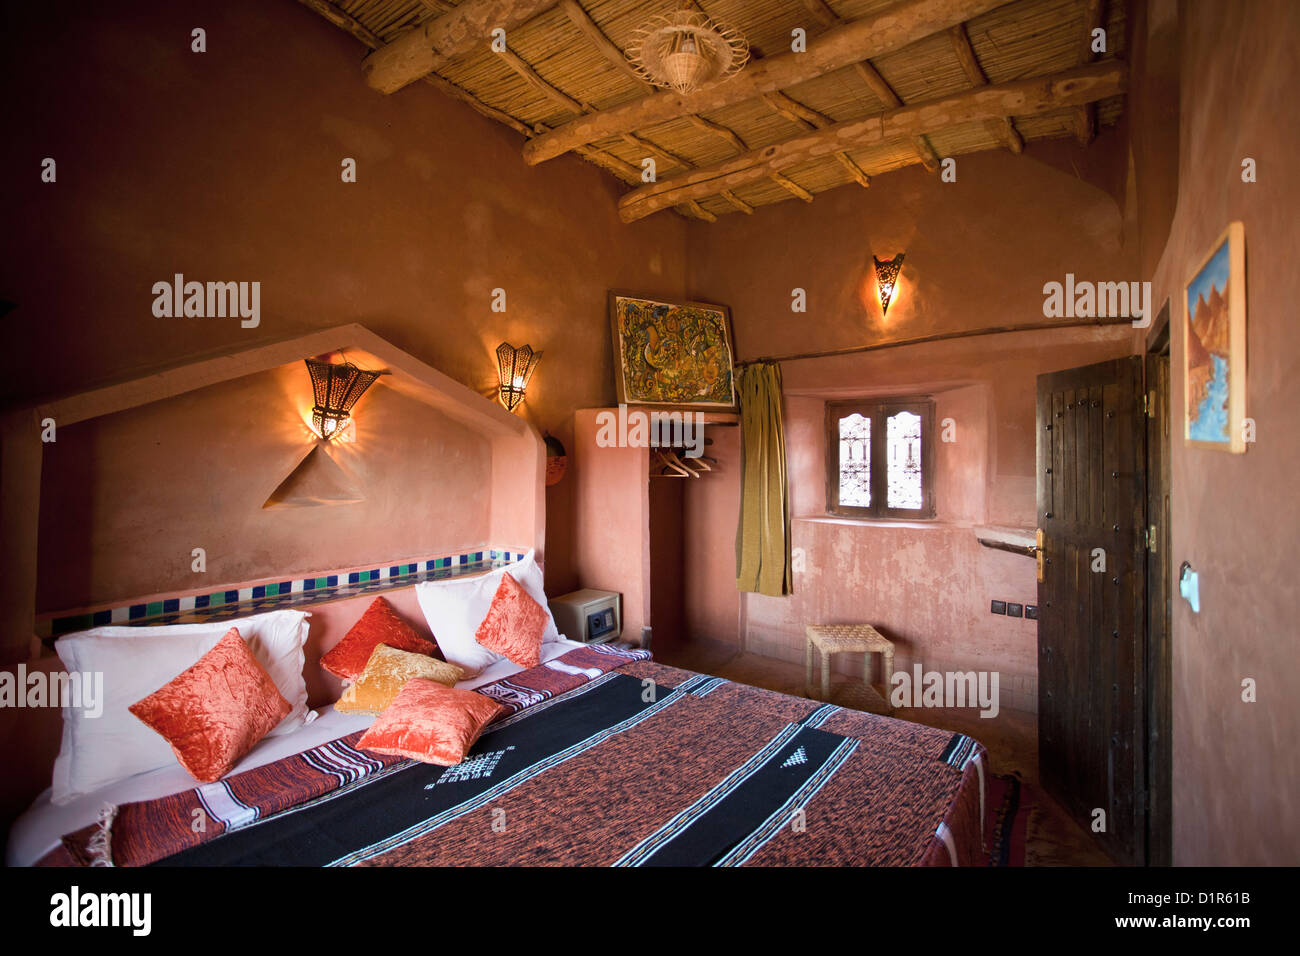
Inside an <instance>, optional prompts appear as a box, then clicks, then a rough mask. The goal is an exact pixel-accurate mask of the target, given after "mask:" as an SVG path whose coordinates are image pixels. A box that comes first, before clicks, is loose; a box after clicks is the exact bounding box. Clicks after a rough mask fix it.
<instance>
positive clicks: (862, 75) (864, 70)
mask: <svg viewBox="0 0 1300 956" xmlns="http://www.w3.org/2000/svg"><path fill="white" fill-rule="evenodd" d="M804 6H805V7H807V8H808V12H809V13H811V14H812V15H813V16H814V17H816V18H817V21H818V22H819V23H821V25H822V26H824V27H839V26H843V25H844V24H845V22H846V21H845V20H844V18H843V17H841V16H840V15H839V14H838V13H836V12H835V11H834V10H832V9H831V7H830V4H828V3H826V0H804ZM853 72H854V73H856V74H857V75H858V78H859V79H860V80H862V82H863V83H865V84H866V85H867V89H869V90H871V92H872V94H873V95H874V96H875V97H876V99H878V100H879V101H880V105H881V107H882V108H884V109H887V110H891V109H894V108H895V107H899V106H902V105H903V101H902V99H901V98H900V97H899V95H898V94H897V93H895V92H894V88H893V87H892V86H890V85H889V83H888V82H887V81H886V80H885V78H884V77H883V76H881V75H880V71H879V70H877V69H876V68H875V66H873V65H872V63H871V61H870V60H859V61H858V62H857V63H854V64H853ZM912 146H913V148H915V149H916V155H917V157H918V158H919V159H920V160H921V165H922V166H924V167H925V168H926V169H928V170H929V171H930V172H932V173H933V172H937V171H938V169H939V154H938V153H936V152H935V151H934V147H933V146H931V145H930V141H929V140H928V139H926V138H925V137H924V136H917V137H915V138H914V139H913V140H912ZM845 158H846V159H847V157H845ZM841 162H843V160H841ZM850 162H851V161H850ZM859 182H861V180H859ZM863 185H864V186H865V185H866V183H863Z"/></svg>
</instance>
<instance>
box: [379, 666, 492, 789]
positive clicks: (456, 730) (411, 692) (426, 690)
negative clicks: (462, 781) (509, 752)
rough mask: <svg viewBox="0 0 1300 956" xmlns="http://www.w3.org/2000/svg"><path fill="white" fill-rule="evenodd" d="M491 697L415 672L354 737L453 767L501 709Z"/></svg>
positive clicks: (381, 749)
mask: <svg viewBox="0 0 1300 956" xmlns="http://www.w3.org/2000/svg"><path fill="white" fill-rule="evenodd" d="M505 711H506V708H504V707H502V706H501V705H500V704H498V703H497V702H496V701H494V700H492V699H491V698H489V697H484V696H483V695H482V694H476V693H474V692H473V691H472V690H457V689H456V688H454V687H445V686H443V685H442V684H439V683H438V682H437V681H432V680H429V679H428V678H426V677H414V678H412V679H411V680H409V681H407V682H406V684H405V686H403V687H402V689H401V691H400V692H399V693H398V695H397V697H396V699H394V700H393V702H392V704H390V705H389V707H388V709H387V710H385V711H384V712H383V713H382V714H380V715H379V719H378V720H376V721H375V722H374V723H373V724H371V725H370V729H369V730H367V731H366V732H365V734H364V735H362V737H361V739H360V740H359V741H357V746H358V747H360V748H362V749H364V750H373V751H375V752H376V753H381V754H394V755H396V756H399V757H407V758H409V759H411V760H419V761H421V762H423V763H436V764H440V765H442V766H444V767H454V766H455V765H456V764H458V763H460V762H461V761H462V760H464V759H465V755H466V754H467V753H469V749H470V748H471V747H473V746H474V742H475V741H476V740H478V738H479V734H481V733H482V732H483V728H484V727H486V726H487V725H488V724H490V723H491V722H492V721H494V720H496V719H497V717H499V716H500V715H501V714H503V713H505Z"/></svg>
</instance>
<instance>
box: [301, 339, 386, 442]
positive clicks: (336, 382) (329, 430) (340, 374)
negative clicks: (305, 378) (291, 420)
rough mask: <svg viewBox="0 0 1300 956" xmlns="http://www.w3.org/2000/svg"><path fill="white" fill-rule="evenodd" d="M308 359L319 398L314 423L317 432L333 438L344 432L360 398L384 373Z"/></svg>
mask: <svg viewBox="0 0 1300 956" xmlns="http://www.w3.org/2000/svg"><path fill="white" fill-rule="evenodd" d="M306 361H307V372H308V374H310V375H311V390H312V395H313V397H314V399H315V401H316V404H315V405H313V406H312V410H311V424H312V427H313V428H315V429H316V434H318V435H320V437H321V438H323V439H325V440H326V441H329V440H330V439H332V438H334V437H335V436H336V435H338V434H340V433H341V432H342V430H343V428H344V426H345V425H346V424H347V421H348V418H349V417H350V416H351V414H352V406H353V405H355V404H356V403H357V399H359V398H360V397H361V396H362V395H363V394H365V391H366V389H368V388H369V387H370V386H371V385H373V384H374V382H375V379H377V378H379V376H380V375H382V374H384V373H383V372H368V371H366V370H365V369H360V368H357V367H356V366H355V365H353V364H352V363H351V362H344V363H343V364H342V365H334V364H331V363H330V362H321V361H318V360H316V359H307V360H306Z"/></svg>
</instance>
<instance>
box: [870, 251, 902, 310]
mask: <svg viewBox="0 0 1300 956" xmlns="http://www.w3.org/2000/svg"><path fill="white" fill-rule="evenodd" d="M903 256H904V253H902V252H900V253H899V254H898V255H896V256H894V258H892V259H886V260H883V261H882V260H880V259H876V257H875V256H872V257H871V258H872V259H873V260H875V263H876V291H877V292H878V294H879V295H880V314H881V315H888V314H889V300H890V299H892V298H893V297H894V292H895V291H896V290H897V288H898V273H899V272H901V271H902V269H903Z"/></svg>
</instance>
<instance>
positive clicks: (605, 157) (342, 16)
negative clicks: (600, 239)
mask: <svg viewBox="0 0 1300 956" xmlns="http://www.w3.org/2000/svg"><path fill="white" fill-rule="evenodd" d="M299 2H300V3H301V4H302V5H303V6H305V7H307V8H308V9H310V10H313V11H315V12H316V13H318V14H320V15H321V16H322V17H324V18H325V19H326V20H328V21H330V23H333V24H334V25H335V26H337V27H341V28H342V29H344V30H347V31H348V33H350V34H352V35H353V36H354V37H356V38H357V39H358V40H360V41H361V42H362V43H363V44H365V45H366V46H367V47H368V48H370V49H372V50H377V49H379V48H380V47H382V46H383V45H384V41H383V40H382V39H381V38H380V37H379V36H378V35H377V34H375V33H373V32H372V31H371V30H370V29H369V28H367V27H366V26H365V25H364V24H362V23H361V22H360V21H359V20H357V19H356V18H355V17H352V16H350V15H349V14H347V13H345V12H344V11H343V10H340V9H339V8H338V7H336V6H335V5H334V4H332V3H330V2H329V0H299ZM423 79H424V82H426V83H428V84H429V85H430V86H432V87H433V88H434V89H436V90H438V91H439V92H440V93H442V94H444V95H445V96H450V97H451V98H452V99H456V100H460V101H461V102H462V103H464V104H465V105H467V106H468V107H470V109H472V110H474V111H475V112H476V113H479V114H481V115H482V116H486V117H487V118H488V119H491V120H496V122H498V123H503V124H505V125H506V126H509V127H510V128H511V129H513V130H514V131H515V132H517V133H520V134H522V135H523V136H524V137H525V138H528V137H532V136H537V135H540V134H542V133H549V132H550V131H551V128H550V127H549V126H547V125H546V124H544V123H537V124H536V125H534V126H533V127H531V128H530V127H529V126H528V125H527V124H525V123H523V122H522V121H521V120H518V119H516V118H515V117H513V116H511V115H510V114H509V113H507V112H505V111H504V110H499V109H497V108H496V107H495V106H488V105H487V104H486V103H484V102H483V101H482V100H480V99H479V98H478V97H477V96H475V95H474V94H473V93H470V92H469V91H468V90H465V89H462V88H461V87H459V86H457V85H456V84H455V83H453V82H451V80H448V79H446V78H445V77H441V76H439V75H438V74H436V73H430V74H429V75H428V76H426V77H423ZM576 152H577V153H578V155H579V156H581V157H582V158H583V159H585V160H587V161H588V162H590V163H594V164H595V165H597V166H599V167H600V168H601V169H604V170H607V171H608V172H611V173H613V174H614V175H615V176H618V177H619V178H620V179H622V180H624V181H626V182H629V183H638V182H640V181H641V170H640V169H638V168H637V167H635V166H633V165H632V164H631V163H627V162H624V161H623V160H621V159H619V158H618V157H617V156H613V155H611V154H609V153H606V152H605V151H604V150H600V149H593V148H591V147H587V146H584V147H583V148H582V149H580V150H576Z"/></svg>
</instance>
